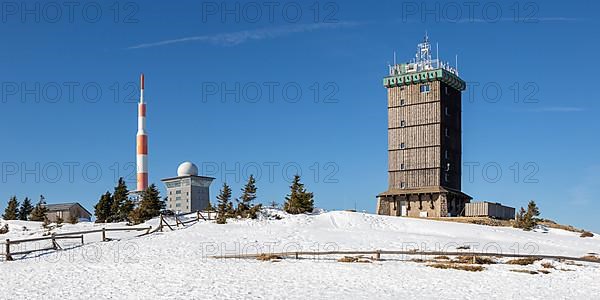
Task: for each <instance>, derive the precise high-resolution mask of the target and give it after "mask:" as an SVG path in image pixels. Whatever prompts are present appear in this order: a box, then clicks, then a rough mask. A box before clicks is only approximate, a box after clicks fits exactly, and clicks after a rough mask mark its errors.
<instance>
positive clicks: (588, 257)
mask: <svg viewBox="0 0 600 300" xmlns="http://www.w3.org/2000/svg"><path fill="white" fill-rule="evenodd" d="M581 258H582V259H584V260H587V261H593V262H600V257H598V256H595V255H586V256H582V257H581Z"/></svg>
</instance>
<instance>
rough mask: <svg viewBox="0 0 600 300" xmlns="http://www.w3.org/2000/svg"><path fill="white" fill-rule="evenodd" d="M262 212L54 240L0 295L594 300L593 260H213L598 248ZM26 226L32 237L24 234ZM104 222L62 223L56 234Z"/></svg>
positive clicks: (572, 239) (561, 234)
mask: <svg viewBox="0 0 600 300" xmlns="http://www.w3.org/2000/svg"><path fill="white" fill-rule="evenodd" d="M269 213H270V214H271V215H274V214H278V215H280V216H282V217H283V219H281V220H276V219H274V218H266V217H262V218H261V219H259V220H230V221H229V223H228V224H225V225H218V224H214V223H212V222H200V223H197V224H195V225H192V226H189V227H186V228H183V229H179V230H176V231H173V232H170V231H168V230H167V231H166V232H163V233H155V234H152V235H148V236H143V237H135V236H136V235H138V234H140V233H139V232H118V233H117V232H110V233H109V234H108V237H109V238H113V239H114V240H112V241H109V242H100V235H99V234H98V235H89V236H86V237H85V239H86V244H85V245H84V246H79V245H78V242H75V241H72V242H71V241H60V242H59V243H60V244H61V246H62V247H63V248H65V250H62V251H53V252H47V253H37V254H30V255H29V256H26V257H22V258H21V257H15V261H12V262H4V261H0V269H1V272H0V274H1V275H0V276H2V280H0V299H31V298H39V299H42V298H43V299H85V298H94V299H148V298H150V297H160V298H161V299H162V298H167V297H168V298H171V299H206V298H213V299H214V298H216V299H225V298H226V299H248V298H259V299H282V298H285V299H300V298H302V299H307V298H311V299H331V298H339V299H398V298H406V297H411V298H427V299H434V298H435V299H439V298H445V299H465V298H473V297H477V298H483V297H486V298H492V299H507V298H508V299H512V298H519V299H540V298H541V299H564V298H569V299H593V298H597V297H598V295H600V284H598V282H600V264H593V263H581V264H580V265H572V264H567V262H556V261H550V260H543V261H538V262H535V263H534V264H533V265H529V266H514V265H507V264H493V265H485V266H484V267H485V268H486V269H485V270H484V271H481V272H467V271H462V270H441V269H434V268H431V267H428V266H426V263H418V262H412V261H410V259H414V258H423V259H428V258H429V257H407V256H400V255H398V256H392V255H383V256H382V260H381V261H373V262H372V263H341V262H337V259H338V258H340V256H331V257H317V258H315V257H303V258H302V259H298V260H296V259H292V258H288V259H283V260H281V261H277V262H263V261H257V260H252V259H214V258H211V256H215V255H225V254H240V253H256V252H271V251H275V252H279V251H297V250H308V251H311V250H375V249H382V250H409V249H420V250H448V251H455V250H456V248H457V247H460V246H465V245H468V246H470V250H461V251H465V252H468V251H477V252H484V251H488V252H502V253H515V252H517V253H523V254H546V255H565V256H573V257H581V256H584V255H588V254H589V253H600V238H598V236H597V235H596V236H595V237H593V238H581V237H579V234H577V233H573V232H568V231H563V230H557V229H544V228H539V229H537V230H536V231H534V232H524V231H521V230H518V229H514V228H505V227H488V226H480V225H472V224H461V223H451V222H440V221H431V220H422V219H408V218H398V217H386V216H377V215H371V214H364V213H351V212H340V211H333V212H324V213H319V214H314V215H297V216H291V215H286V214H285V213H282V212H279V211H270V212H269ZM2 223H5V222H4V221H3V222H2ZM8 223H9V225H10V232H9V233H7V234H5V235H2V236H0V239H2V240H4V239H6V238H10V239H22V238H27V237H35V236H41V234H42V229H41V225H40V224H39V223H35V222H22V221H8ZM157 223H158V222H157V220H152V221H150V222H148V225H152V226H154V227H156V225H157ZM23 226H25V227H27V229H28V230H27V231H23ZM102 226H104V225H102V224H91V223H81V224H76V225H70V224H65V225H63V226H62V227H61V228H58V229H56V230H54V231H55V232H69V231H79V230H88V229H97V228H101V227H102ZM110 226H116V227H122V226H123V224H111V225H110ZM141 226H145V225H140V227H141ZM2 246H4V245H2ZM37 246H39V247H42V246H44V245H37ZM14 247H17V246H14ZM69 248H70V249H69ZM3 251H4V247H2V249H0V253H4V252H3ZM13 251H14V250H13ZM497 260H498V261H499V262H503V261H506V259H500V258H499V259H497ZM544 262H552V263H553V264H554V266H555V267H556V268H557V269H549V271H550V273H549V274H538V275H530V274H525V273H515V272H512V271H511V270H512V269H523V270H539V269H542V267H541V264H542V263H544ZM560 269H565V271H562V270H560Z"/></svg>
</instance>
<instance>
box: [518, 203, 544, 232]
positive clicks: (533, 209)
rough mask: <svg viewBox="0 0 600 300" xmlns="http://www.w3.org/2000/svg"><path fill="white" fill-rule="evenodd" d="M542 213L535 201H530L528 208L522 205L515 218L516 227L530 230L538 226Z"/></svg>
mask: <svg viewBox="0 0 600 300" xmlns="http://www.w3.org/2000/svg"><path fill="white" fill-rule="evenodd" d="M539 215H540V210H539V208H538V207H537V204H535V202H534V201H529V203H528V205H527V210H525V208H523V207H521V209H520V210H519V212H518V213H517V216H516V218H515V227H516V228H521V229H523V230H526V231H529V230H532V229H534V228H535V226H537V222H538V218H537V217H538V216H539Z"/></svg>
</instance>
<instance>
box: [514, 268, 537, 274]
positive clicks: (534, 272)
mask: <svg viewBox="0 0 600 300" xmlns="http://www.w3.org/2000/svg"><path fill="white" fill-rule="evenodd" d="M510 271H511V272H515V273H525V274H531V275H536V274H539V273H538V272H536V271H531V270H517V269H513V270H510Z"/></svg>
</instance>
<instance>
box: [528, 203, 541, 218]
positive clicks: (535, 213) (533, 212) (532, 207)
mask: <svg viewBox="0 0 600 300" xmlns="http://www.w3.org/2000/svg"><path fill="white" fill-rule="evenodd" d="M527 213H528V214H529V215H530V216H531V217H532V218H533V219H537V217H539V216H540V209H539V208H538V206H537V204H535V201H533V200H531V201H529V203H528V204H527Z"/></svg>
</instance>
